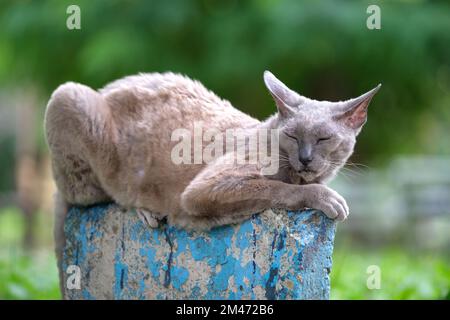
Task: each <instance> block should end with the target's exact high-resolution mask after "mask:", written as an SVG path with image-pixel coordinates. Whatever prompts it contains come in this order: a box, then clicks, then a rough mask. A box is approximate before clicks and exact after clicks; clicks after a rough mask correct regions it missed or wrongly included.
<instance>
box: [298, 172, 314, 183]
mask: <svg viewBox="0 0 450 320" xmlns="http://www.w3.org/2000/svg"><path fill="white" fill-rule="evenodd" d="M297 174H298V176H299V177H300V179H302V181H304V182H306V183H312V182H314V181H316V180H317V173H315V172H308V171H301V172H298V173H297Z"/></svg>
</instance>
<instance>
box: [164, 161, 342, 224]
mask: <svg viewBox="0 0 450 320" xmlns="http://www.w3.org/2000/svg"><path fill="white" fill-rule="evenodd" d="M181 206H182V208H183V209H184V211H185V212H183V213H180V214H178V215H172V216H170V217H169V219H170V220H169V221H170V222H171V223H174V224H176V225H180V226H182V227H191V228H196V223H197V222H198V226H199V228H202V229H207V228H210V227H214V226H216V225H221V224H229V223H235V222H239V221H242V220H245V219H246V218H249V217H251V215H252V214H254V213H257V212H261V211H263V210H266V209H269V208H284V209H290V210H298V209H303V208H314V209H318V210H321V211H323V212H324V213H325V214H326V215H327V216H328V217H330V218H333V219H338V220H343V219H345V218H346V217H347V215H348V206H347V204H346V202H345V200H344V198H342V197H341V196H340V195H339V194H338V193H337V192H335V191H333V190H332V189H330V188H328V187H326V186H324V185H320V184H310V185H293V184H287V183H284V182H281V181H277V180H270V179H267V178H265V177H264V176H262V175H260V174H259V173H258V172H257V171H256V169H253V170H252V168H251V166H245V167H236V166H232V167H229V166H223V165H217V164H212V165H208V166H207V167H206V168H205V170H204V171H203V172H201V173H200V174H199V175H198V176H197V177H196V178H195V179H194V180H193V181H192V182H191V183H190V184H189V185H188V187H187V188H186V189H185V191H184V192H183V194H182V196H181Z"/></svg>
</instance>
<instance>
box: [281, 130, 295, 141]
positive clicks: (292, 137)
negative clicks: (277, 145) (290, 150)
mask: <svg viewBox="0 0 450 320" xmlns="http://www.w3.org/2000/svg"><path fill="white" fill-rule="evenodd" d="M284 134H285V135H286V136H287V137H289V138H291V139H294V140H296V141H298V139H297V138H296V137H294V136H293V135H290V134H289V133H286V132H284Z"/></svg>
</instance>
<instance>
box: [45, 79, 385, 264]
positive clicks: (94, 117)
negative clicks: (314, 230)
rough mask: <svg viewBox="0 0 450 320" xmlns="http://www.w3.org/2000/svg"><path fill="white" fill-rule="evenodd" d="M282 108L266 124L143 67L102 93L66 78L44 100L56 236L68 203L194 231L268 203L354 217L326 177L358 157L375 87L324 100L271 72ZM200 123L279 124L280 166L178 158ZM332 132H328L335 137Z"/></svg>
mask: <svg viewBox="0 0 450 320" xmlns="http://www.w3.org/2000/svg"><path fill="white" fill-rule="evenodd" d="M265 82H266V85H267V87H268V89H269V91H270V93H271V94H272V96H273V97H274V99H275V101H276V103H277V107H278V113H277V114H276V115H274V116H272V117H271V118H269V119H268V120H266V121H265V122H260V121H258V120H256V119H254V118H252V117H250V116H248V115H246V114H244V113H242V112H241V111H239V110H237V109H235V108H233V107H232V106H231V104H230V103H229V102H228V101H225V100H222V99H220V98H219V97H217V96H216V95H215V94H214V93H212V92H210V91H209V90H207V89H206V88H205V87H204V86H203V85H202V84H200V83H199V82H197V81H193V80H191V79H189V78H187V77H183V76H180V75H176V74H172V73H165V74H157V73H153V74H141V75H138V76H131V77H126V78H124V79H121V80H117V81H115V82H113V83H111V84H109V85H107V86H106V87H105V88H103V89H101V90H99V91H98V92H97V91H94V90H92V89H90V88H89V87H87V86H84V85H81V84H75V83H67V84H64V85H61V86H60V87H59V88H58V89H57V90H55V92H54V93H53V95H52V97H51V99H50V101H49V104H48V106H47V111H46V117H45V128H46V135H47V141H48V144H49V148H50V151H51V156H52V166H53V173H54V178H55V181H56V185H57V187H58V190H59V197H60V200H61V201H60V205H59V206H58V207H59V208H61V209H60V211H61V212H56V222H57V224H56V226H55V235H56V238H57V239H56V242H57V252H59V254H58V256H60V252H61V249H62V245H63V243H64V234H63V231H62V225H63V222H64V215H65V212H64V211H65V210H66V209H65V208H66V206H65V205H64V203H68V204H79V205H89V204H93V203H98V202H105V201H111V200H113V201H115V202H117V203H118V204H120V205H122V206H123V207H125V208H136V209H137V210H138V212H139V213H140V214H141V215H142V216H143V217H144V218H145V219H146V220H147V222H148V224H149V225H150V226H153V227H156V226H157V220H159V219H161V218H162V217H164V216H167V217H168V221H169V223H172V224H176V225H179V226H181V227H187V228H202V229H204V228H210V227H212V226H216V225H221V224H228V223H233V222H238V221H241V220H243V219H246V218H248V217H249V216H250V215H251V214H253V213H255V212H259V211H261V210H264V209H266V208H270V207H282V208H288V209H301V208H304V207H310V208H316V209H320V210H322V211H323V212H324V213H325V214H327V215H328V216H329V217H331V218H337V219H340V220H343V219H345V218H346V216H347V215H348V207H347V204H346V203H345V200H344V199H343V198H342V197H341V196H340V195H339V194H337V193H336V192H335V191H333V190H331V189H329V188H328V187H326V186H325V185H323V184H322V183H323V182H325V181H326V180H327V179H329V178H330V177H332V176H334V174H335V173H336V171H337V170H339V168H340V167H341V166H342V165H344V164H345V161H346V160H347V159H348V157H349V156H350V155H351V153H352V151H353V147H354V144H355V138H356V135H357V134H358V133H359V130H360V128H361V126H362V124H363V123H364V122H365V116H366V110H367V105H368V103H369V101H370V99H371V98H372V96H373V94H374V93H375V92H376V89H374V90H372V91H370V92H369V93H367V94H365V95H363V96H361V97H359V98H356V99H352V100H348V101H346V102H338V103H331V102H319V101H315V100H310V99H308V98H305V97H302V96H300V95H298V94H297V93H295V92H293V91H291V90H290V89H288V88H287V87H286V86H284V85H283V84H282V83H281V82H280V81H279V80H277V79H276V78H275V77H274V76H273V75H272V74H270V73H266V74H265ZM194 123H202V124H203V126H204V127H207V128H208V129H216V130H218V131H220V132H224V131H225V130H226V129H233V128H234V129H236V128H240V129H248V130H250V129H255V128H260V129H278V130H280V132H281V133H280V139H279V159H280V170H279V171H278V172H277V173H276V174H272V175H265V174H263V173H262V171H261V167H260V166H259V165H258V164H244V165H242V164H236V163H229V162H226V161H225V160H226V159H227V157H229V156H230V154H228V153H225V155H223V156H222V157H219V158H218V159H217V160H215V161H213V162H211V163H209V164H207V163H201V164H175V163H174V162H173V161H172V159H171V154H172V150H173V148H174V146H175V145H176V144H177V141H172V139H171V136H172V134H173V132H174V130H176V129H179V128H185V129H188V130H189V131H191V132H192V131H193V130H194V129H193V126H194ZM328 136H329V137H328Z"/></svg>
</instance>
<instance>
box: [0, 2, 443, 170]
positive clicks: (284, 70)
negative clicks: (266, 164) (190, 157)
mask: <svg viewBox="0 0 450 320" xmlns="http://www.w3.org/2000/svg"><path fill="white" fill-rule="evenodd" d="M70 4H77V5H79V6H80V8H81V25H82V28H81V30H68V29H67V28H66V19H67V17H68V15H67V14H66V8H67V6H68V5H70ZM368 5H369V2H364V1H363V2H361V1H320V2H316V1H303V2H300V1H296V0H285V1H281V0H280V1H277V0H252V1H245V2H240V1H235V0H234V1H226V2H224V1H219V0H197V1H185V0H172V1H137V0H128V1H119V0H114V1H111V0H109V1H88V0H79V1H72V0H71V1H68V0H62V1H61V0H46V1H10V2H8V1H6V2H2V3H1V4H0V12H1V13H0V20H1V21H2V28H1V29H0V81H3V82H4V83H5V84H4V85H3V86H8V87H9V86H21V84H22V83H23V82H24V81H32V82H33V83H34V84H35V85H36V86H38V87H40V89H41V90H42V92H43V95H44V96H46V97H48V95H49V94H50V92H51V91H52V90H53V89H54V88H55V87H56V86H57V85H58V84H60V83H62V82H65V81H68V80H72V81H78V82H82V83H85V84H87V85H90V86H93V87H97V88H98V87H101V86H103V85H104V84H105V83H107V82H109V81H112V80H114V79H116V78H118V77H121V76H124V75H127V74H132V73H137V72H152V71H165V70H171V71H175V72H182V73H186V74H188V75H189V76H191V77H195V78H198V79H200V80H201V81H202V82H203V83H205V85H206V86H208V87H209V88H211V89H212V90H214V91H215V92H217V93H218V94H219V95H221V96H223V97H224V98H228V99H230V100H231V101H232V103H233V104H234V105H235V106H236V107H238V108H240V109H243V110H244V111H246V112H248V113H250V114H252V115H255V116H257V117H259V118H263V117H266V116H268V115H269V114H270V113H272V112H273V111H274V106H273V103H272V101H271V99H270V98H269V95H268V94H267V93H266V90H265V89H264V87H263V83H262V80H261V78H262V72H263V70H264V69H270V70H272V71H273V72H274V73H275V74H277V75H278V76H279V77H280V78H281V79H283V80H284V81H285V82H286V83H287V84H288V85H290V86H291V87H292V88H293V89H297V90H298V91H299V92H300V93H302V94H304V95H306V96H310V97H314V98H316V99H324V100H333V99H336V100H337V99H339V100H341V99H346V98H350V97H353V96H357V95H359V94H361V93H362V92H365V91H367V90H368V89H370V88H372V87H374V86H375V85H376V84H377V83H379V82H382V83H383V89H382V90H381V92H380V94H379V95H378V96H377V97H376V99H375V101H374V103H373V105H372V108H371V111H370V116H369V117H370V121H369V124H368V125H367V128H366V129H365V130H364V131H363V133H362V136H361V138H360V140H361V141H360V143H359V146H358V149H357V152H358V155H357V157H360V158H363V159H364V161H365V162H367V161H372V162H376V161H378V160H384V159H386V158H388V157H389V156H390V155H392V154H394V153H404V152H430V153H443V152H446V153H448V152H449V149H450V146H449V143H448V142H440V143H437V141H440V140H442V137H443V136H445V135H447V136H448V135H449V133H450V132H449V130H448V129H449V128H448V121H449V120H450V111H449V109H448V108H447V106H448V102H449V101H450V98H449V97H450V76H449V74H450V72H449V70H450V58H449V57H450V32H449V31H450V19H448V16H449V14H450V6H449V4H448V2H445V1H440V2H436V1H420V2H405V1H390V2H379V5H380V8H381V14H382V23H381V25H382V27H381V30H368V29H367V27H366V18H367V16H368V14H367V13H366V8H367V6H368ZM41 107H42V109H43V108H44V104H43V105H42V106H41Z"/></svg>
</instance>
